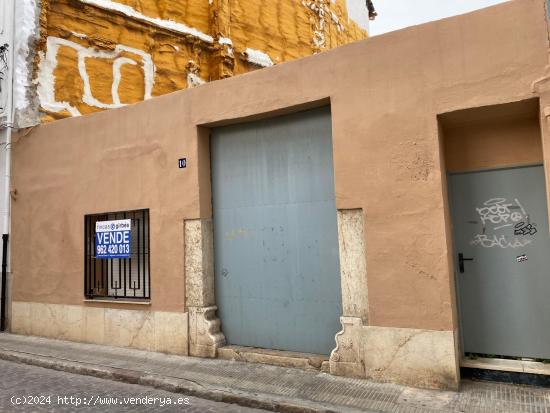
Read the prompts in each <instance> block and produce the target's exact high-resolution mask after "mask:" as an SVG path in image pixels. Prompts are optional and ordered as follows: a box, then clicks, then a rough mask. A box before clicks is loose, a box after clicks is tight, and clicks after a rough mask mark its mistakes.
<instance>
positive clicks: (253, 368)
mask: <svg viewBox="0 0 550 413" xmlns="http://www.w3.org/2000/svg"><path fill="white" fill-rule="evenodd" d="M0 359H4V360H10V361H17V362H21V363H26V364H32V365H36V366H42V367H47V368H51V369H55V370H61V371H67V372H71V373H77V374H83V375H91V376H96V377H102V378H107V379H112V380H119V381H124V382H129V383H136V384H141V385H147V386H153V387H157V388H160V389H163V390H168V391H172V392H177V393H182V394H185V395H189V396H197V397H201V398H205V399H210V400H215V401H223V402H227V403H237V404H240V405H243V406H248V407H257V408H262V409H266V410H273V411H283V412H359V411H363V412H365V411H366V412H400V413H408V412H414V413H432V412H465V413H476V412H529V413H535V412H537V413H538V412H540V413H543V412H550V389H544V388H537V387H524V386H515V385H509V384H499V383H485V382H472V381H464V382H463V385H462V390H461V392H460V393H455V392H442V391H428V390H418V389H413V388H409V387H404V386H398V385H393V384H380V383H374V382H370V381H367V380H357V379H348V378H342V377H334V376H331V375H329V374H325V373H312V372H307V371H303V370H297V369H289V368H283V367H274V366H266V365H262V364H253V363H242V362H236V361H225V360H209V359H198V358H192V357H180V356H170V355H165V354H159V353H152V352H146V351H139V350H130V349H122V348H117V347H105V346H96V345H91V344H81V343H72V342H67V341H58V340H49V339H43V338H37V337H25V336H17V335H11V334H0Z"/></svg>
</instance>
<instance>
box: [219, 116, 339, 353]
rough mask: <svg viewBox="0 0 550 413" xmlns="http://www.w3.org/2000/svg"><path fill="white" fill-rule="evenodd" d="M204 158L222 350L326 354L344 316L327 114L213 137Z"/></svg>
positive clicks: (273, 121) (260, 124)
mask: <svg viewBox="0 0 550 413" xmlns="http://www.w3.org/2000/svg"><path fill="white" fill-rule="evenodd" d="M211 153H212V190H213V207H214V244H215V280H216V301H217V304H218V307H219V316H220V319H221V321H222V328H223V331H224V333H225V335H226V338H227V340H228V342H229V343H230V344H238V345H245V346H252V347H262V348H271V349H280V350H291V351H302V352H310V353H319V354H328V353H329V352H330V351H331V349H332V348H334V346H335V342H334V335H335V334H336V332H338V330H339V327H340V324H339V316H340V315H341V293H340V272H339V259H338V234H337V223H336V206H335V200H334V177H333V160H332V137H331V118H330V109H328V108H323V109H316V110H313V111H307V112H302V113H298V114H294V115H290V116H284V117H278V118H274V119H269V120H264V121H259V122H253V123H248V124H244V125H236V126H230V127H225V128H220V129H216V130H214V131H213V135H212V141H211Z"/></svg>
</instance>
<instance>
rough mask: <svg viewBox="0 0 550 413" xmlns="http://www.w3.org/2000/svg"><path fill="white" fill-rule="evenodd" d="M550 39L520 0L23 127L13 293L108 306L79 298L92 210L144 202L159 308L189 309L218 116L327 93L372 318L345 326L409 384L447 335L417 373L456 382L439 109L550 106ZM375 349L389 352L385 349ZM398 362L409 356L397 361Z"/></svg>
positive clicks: (532, 8)
mask: <svg viewBox="0 0 550 413" xmlns="http://www.w3.org/2000/svg"><path fill="white" fill-rule="evenodd" d="M547 50H548V35H547V27H546V21H545V10H544V1H543V0H515V1H512V2H508V3H504V4H502V5H499V6H496V7H493V8H489V9H486V10H482V11H479V12H476V13H473V14H469V15H464V16H459V17H455V18H451V19H447V20H443V21H439V22H435V23H432V24H428V25H422V26H417V27H413V28H410V29H406V30H402V31H398V32H393V33H389V34H386V35H383V36H378V37H375V38H372V39H369V40H367V41H363V42H358V43H355V44H351V45H347V46H344V47H341V48H338V49H335V50H332V51H329V52H326V53H323V54H319V55H316V56H313V57H309V58H305V59H301V60H298V61H294V62H290V63H285V64H281V65H278V66H277V67H274V68H270V69H266V70H262V71H256V72H253V73H248V74H245V75H242V76H239V77H236V78H231V79H226V80H223V81H220V82H216V83H212V84H207V85H203V86H201V87H198V88H195V89H191V90H187V91H181V92H176V93H173V94H169V95H166V96H162V97H159V98H156V99H153V100H150V101H147V102H144V103H140V104H137V105H134V106H128V107H125V108H122V109H117V110H112V111H106V112H103V113H99V114H95V115H92V116H84V117H81V118H71V119H67V120H63V121H60V122H54V123H51V124H47V125H42V126H39V127H37V128H35V129H33V130H32V131H29V132H28V133H26V134H25V133H22V134H20V136H19V137H17V138H16V143H15V144H14V145H13V165H14V170H13V186H14V190H16V191H17V196H16V199H15V200H14V202H13V223H12V228H13V243H12V248H13V249H12V251H13V256H12V264H13V265H12V270H13V274H14V287H13V301H15V302H25V303H28V302H33V303H36V302H38V303H49V304H63V305H71V306H85V307H89V306H101V307H106V308H110V307H112V305H110V304H105V303H102V304H89V303H84V302H83V239H84V236H83V216H84V215H85V214H87V213H96V212H103V211H112V210H115V211H116V210H125V209H137V208H149V209H150V222H151V282H152V288H151V290H152V298H151V307H150V308H151V311H160V312H183V311H185V308H186V303H185V296H186V292H185V288H184V286H185V271H184V251H185V248H184V220H188V219H196V218H204V219H208V218H210V213H211V212H210V211H211V209H210V189H209V188H208V187H207V186H208V182H209V180H208V156H207V154H208V144H207V135H208V133H207V130H208V128H209V127H211V126H214V125H221V124H227V123H231V122H240V121H243V120H246V119H252V118H256V117H259V116H269V115H270V114H274V113H282V112H288V111H293V110H298V109H299V108H303V107H308V106H311V105H316V104H326V103H327V102H330V104H331V107H332V126H333V147H334V167H335V185H336V188H335V193H336V204H337V208H338V209H361V210H362V211H363V214H364V237H365V242H364V246H365V250H366V253H367V254H366V272H367V278H368V293H367V291H365V295H367V294H368V297H367V298H366V299H365V301H364V302H365V303H368V309H365V311H366V313H368V325H365V326H361V325H360V324H361V319H358V320H351V321H350V320H348V321H350V323H351V324H353V323H359V324H353V325H354V326H355V327H350V331H352V332H353V335H354V337H355V336H357V337H360V339H359V340H360V343H363V344H362V347H361V348H360V349H358V350H357V352H358V353H361V356H360V357H361V358H362V361H363V362H364V363H366V367H367V370H366V372H365V371H364V368H363V370H361V371H362V374H363V373H364V374H366V375H367V376H369V377H374V378H377V379H389V380H397V381H400V382H405V383H411V384H415V373H414V372H415V371H416V372H418V369H417V370H415V368H416V367H415V366H418V365H419V364H422V363H423V362H422V360H424V361H425V360H428V359H430V357H431V356H430V354H432V350H431V349H433V348H439V349H440V352H441V355H440V356H439V355H438V357H440V359H441V360H443V359H445V360H446V361H445V362H441V363H439V362H434V367H433V368H432V367H430V368H428V370H427V373H422V374H423V379H422V380H419V381H417V382H416V384H419V385H423V386H427V387H438V386H446V387H452V386H453V384H452V383H455V384H456V383H457V380H458V373H457V369H456V363H454V361H456V357H457V353H456V351H455V343H456V327H457V320H456V316H455V311H454V310H455V308H454V291H453V287H452V285H453V276H452V272H451V269H452V262H451V261H450V259H451V254H450V251H451V244H450V241H449V239H450V238H449V232H448V230H447V229H448V228H449V222H448V215H447V212H446V208H445V206H446V198H445V186H444V177H445V175H444V174H445V168H444V166H443V165H442V163H443V159H444V157H443V156H442V153H441V150H440V145H441V142H440V133H439V132H440V125H439V124H438V118H437V116H438V114H442V113H447V112H452V111H455V110H458V109H463V108H469V107H477V106H483V105H494V104H499V103H505V102H510V101H517V100H522V99H527V98H532V97H534V96H537V94H539V93H540V95H541V101H542V104H543V106H542V107H543V110H544V102H546V101H548V102H549V103H550V99H549V98H548V97H547V96H546V94H545V93H547V92H544V91H539V90H540V89H533V82H534V81H536V80H537V79H541V78H543V77H544V76H545V67H546V65H547V64H548V54H547ZM319 79H325V80H326V79H330V81H322V82H321V81H319ZM312 102H313V103H312ZM316 102H317V103H316ZM199 126H200V127H199ZM543 132H544V135H543V136H544V141H543V143H544V142H546V140H547V139H548V133H547V125H543ZM544 148H545V151H546V154H547V155H546V157H548V156H550V155H548V149H547V148H548V145H545V146H544ZM180 157H187V158H188V167H187V169H184V170H180V169H178V168H177V160H178V158H180ZM199 184H200V185H201V186H199ZM127 307H128V309H132V308H133V307H131V306H127ZM117 308H119V307H117ZM136 311H137V310H136ZM351 324H350V325H351ZM356 327H357V328H356ZM375 327H377V328H378V327H380V328H383V330H380V329H377V328H375ZM222 328H223V326H222ZM356 330H357V331H356ZM354 331H355V332H354ZM346 334H347V333H343V337H344V338H345V336H346ZM369 337H375V339H369ZM361 340H362V341H361ZM346 343H347V342H346ZM367 343H368V345H367ZM403 343H404V344H407V346H405V347H404V346H403V345H402V344H403ZM426 343H428V344H429V345H427V344H426ZM434 343H435V344H434ZM438 343H439V344H441V346H439V347H438ZM445 343H446V344H445ZM404 348H405V349H406V351H405V350H403V349H404ZM372 349H375V350H376V351H386V354H385V355H384V356H383V357H381V358H378V359H377V360H378V361H376V360H375V361H376V362H375V361H373V360H371V358H372V354H371V350H372ZM384 349H386V350H384ZM391 349H395V350H396V351H395V352H394V355H393V356H392V355H391V351H390V350H391ZM410 349H412V350H410ZM401 350H403V351H405V353H402V352H400V351H401ZM381 356H382V355H381ZM392 357H398V358H399V357H400V358H399V359H398V360H397V359H394V358H392ZM415 357H416V358H415ZM419 357H420V358H419ZM394 360H395V362H397V364H400V365H402V366H404V367H403V369H407V368H409V367H410V369H409V370H408V371H401V372H400V373H399V372H395V371H394V369H395V363H394ZM418 360H420V361H418ZM434 360H439V358H436V359H434ZM453 363H454V364H453ZM453 366H454V367H453ZM380 371H385V372H386V374H382V373H380ZM369 372H370V373H369Z"/></svg>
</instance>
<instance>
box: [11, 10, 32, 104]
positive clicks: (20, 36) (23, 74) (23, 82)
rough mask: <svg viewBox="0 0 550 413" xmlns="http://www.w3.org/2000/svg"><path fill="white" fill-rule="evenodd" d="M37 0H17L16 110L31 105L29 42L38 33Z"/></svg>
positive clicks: (14, 86)
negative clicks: (29, 96) (28, 92)
mask: <svg viewBox="0 0 550 413" xmlns="http://www.w3.org/2000/svg"><path fill="white" fill-rule="evenodd" d="M36 11H37V10H36V1H35V0H17V3H16V9H15V27H16V29H15V56H14V58H15V61H14V66H15V67H14V79H13V101H14V107H15V110H23V109H25V108H26V107H28V106H29V105H30V102H29V99H28V97H27V90H28V89H30V88H31V84H30V80H29V79H30V76H31V73H30V69H31V67H32V65H31V64H30V62H29V61H28V58H29V54H30V48H29V43H30V42H31V41H32V39H33V37H34V36H35V35H36V30H37V27H36V26H37V24H36Z"/></svg>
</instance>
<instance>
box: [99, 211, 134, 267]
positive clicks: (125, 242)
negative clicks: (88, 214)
mask: <svg viewBox="0 0 550 413" xmlns="http://www.w3.org/2000/svg"><path fill="white" fill-rule="evenodd" d="M131 230H132V220H131V219H119V220H117V221H98V222H96V223H95V256H96V258H100V259H107V260H108V259H112V258H130V254H131V252H132V251H131Z"/></svg>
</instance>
